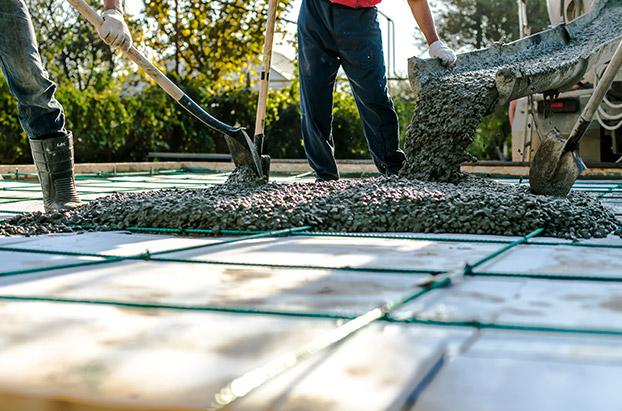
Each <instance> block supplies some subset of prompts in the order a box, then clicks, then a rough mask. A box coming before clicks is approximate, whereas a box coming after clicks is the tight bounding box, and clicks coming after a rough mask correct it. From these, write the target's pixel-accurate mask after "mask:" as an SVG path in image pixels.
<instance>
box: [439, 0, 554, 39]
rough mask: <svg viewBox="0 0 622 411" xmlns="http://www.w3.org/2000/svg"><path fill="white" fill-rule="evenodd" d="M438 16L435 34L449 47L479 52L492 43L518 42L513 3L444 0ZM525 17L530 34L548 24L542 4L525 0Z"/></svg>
mask: <svg viewBox="0 0 622 411" xmlns="http://www.w3.org/2000/svg"><path fill="white" fill-rule="evenodd" d="M443 3H444V4H445V5H446V8H445V9H444V11H442V12H441V14H440V19H439V22H438V23H439V24H438V26H439V27H438V28H439V33H440V35H441V37H442V38H443V39H444V40H445V41H446V42H447V43H448V44H450V45H451V46H453V47H455V48H458V49H461V48H467V49H473V48H475V49H481V48H484V47H488V46H490V45H492V44H493V43H494V42H509V41H513V40H517V39H518V38H519V25H518V6H517V3H516V0H444V2H443ZM527 13H528V15H527V17H528V20H529V25H530V26H531V28H532V32H533V33H536V32H538V31H541V30H543V29H545V28H546V27H547V26H548V25H549V24H550V23H549V20H548V14H547V10H546V1H545V0H528V1H527Z"/></svg>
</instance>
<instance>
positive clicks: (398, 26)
mask: <svg viewBox="0 0 622 411" xmlns="http://www.w3.org/2000/svg"><path fill="white" fill-rule="evenodd" d="M301 1H302V0H295V1H294V5H293V7H292V8H291V10H290V12H289V13H288V14H287V15H286V16H284V17H285V18H286V19H288V20H292V21H296V18H297V16H298V11H299V10H300V3H301ZM141 3H142V2H138V1H135V2H131V1H128V2H126V8H127V11H128V12H129V13H130V14H135V13H138V12H139V11H140V7H141ZM378 8H379V10H380V11H382V12H383V13H384V14H386V15H387V16H388V17H389V18H391V19H392V20H393V21H394V22H395V31H396V35H395V40H396V41H395V51H396V53H395V54H396V55H395V63H396V64H395V66H396V67H395V68H396V70H395V71H396V72H397V74H399V75H400V76H406V74H407V72H408V59H409V58H410V57H412V56H419V57H424V56H425V57H427V53H426V50H421V49H419V48H418V47H417V46H416V44H415V43H416V42H415V40H416V38H415V36H417V37H418V38H421V37H422V34H421V33H420V32H419V29H418V28H417V24H416V23H415V19H414V18H413V16H412V14H411V12H410V8H409V7H408V3H407V2H406V0H384V1H383V2H382V3H380V5H379V6H378ZM379 19H380V27H381V29H382V31H383V36H384V44H385V49H386V46H387V37H386V36H387V20H386V19H385V18H384V17H382V16H380V18H379ZM287 31H288V38H290V39H291V38H293V37H294V36H295V33H296V26H295V25H294V24H287ZM275 50H276V51H279V52H281V53H283V54H285V55H286V56H288V57H290V58H292V59H294V58H295V57H296V56H295V52H294V50H293V49H292V48H291V46H289V45H288V44H287V42H285V41H283V39H282V38H281V39H279V40H277V44H276V46H275ZM386 54H387V50H385V56H386ZM387 57H388V56H387Z"/></svg>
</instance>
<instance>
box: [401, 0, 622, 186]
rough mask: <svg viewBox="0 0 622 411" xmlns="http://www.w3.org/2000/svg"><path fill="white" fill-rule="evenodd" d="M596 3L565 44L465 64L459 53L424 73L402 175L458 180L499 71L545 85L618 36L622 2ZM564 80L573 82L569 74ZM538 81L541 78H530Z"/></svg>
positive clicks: (494, 96) (494, 98)
mask: <svg viewBox="0 0 622 411" xmlns="http://www.w3.org/2000/svg"><path fill="white" fill-rule="evenodd" d="M601 3H603V5H604V6H606V7H605V8H604V9H603V10H602V11H601V12H600V13H599V14H598V15H597V16H596V17H595V19H594V21H593V22H590V23H589V24H575V26H576V27H574V26H573V28H572V29H570V28H569V30H570V33H569V34H568V36H569V40H568V43H567V44H563V42H557V43H555V42H548V43H547V42H542V43H541V44H536V45H534V46H533V47H528V48H525V49H524V50H522V51H520V52H518V53H515V54H510V53H503V52H495V51H494V50H493V51H491V52H487V53H481V54H480V55H478V56H479V57H481V58H471V59H468V64H467V63H464V64H461V63H460V59H459V60H458V61H459V63H458V65H457V66H456V67H455V68H453V69H444V70H438V71H437V72H435V73H434V75H429V73H428V74H427V75H426V79H425V80H424V81H422V82H420V83H419V84H418V88H419V99H418V102H417V106H416V108H415V112H414V115H413V120H412V124H411V125H410V127H409V129H408V134H407V137H406V142H405V146H404V151H405V152H406V156H407V164H406V165H405V167H404V168H403V170H402V172H401V175H402V176H404V177H408V178H417V179H420V180H425V181H444V182H447V181H452V182H457V181H460V180H461V179H462V178H463V175H462V174H461V173H460V164H461V163H463V162H465V161H471V160H473V158H471V157H470V156H469V155H467V154H466V150H467V148H468V146H469V145H470V144H471V143H472V142H473V140H474V137H475V133H476V130H477V126H478V124H479V123H480V122H481V120H482V119H483V118H484V117H485V116H486V115H487V114H489V113H491V112H492V111H493V109H494V108H495V107H496V106H497V105H498V104H500V103H505V102H502V101H500V96H499V92H498V89H497V78H498V77H499V76H501V78H504V77H507V78H508V79H519V81H521V82H522V83H525V84H527V86H525V87H523V88H524V90H523V92H524V93H523V94H529V93H532V92H537V91H546V90H547V88H546V87H550V84H547V82H546V81H542V79H545V80H546V79H548V78H551V79H552V78H555V76H556V75H557V74H556V73H562V72H565V73H566V75H569V74H568V73H570V72H573V73H574V71H573V70H574V68H575V67H577V66H579V70H583V71H585V69H586V68H587V64H586V61H587V59H588V58H589V57H590V56H592V55H593V53H594V49H595V48H596V47H597V46H598V45H600V44H603V43H607V42H610V41H612V39H615V38H617V37H620V33H621V32H622V2H621V1H619V0H606V1H601ZM575 74H576V73H575ZM580 74H582V73H580ZM414 75H415V76H416V74H414ZM536 79H538V81H536ZM569 80H570V84H572V83H573V78H572V77H571V78H570V79H569ZM577 80H578V79H577ZM537 82H539V83H541V84H539V85H537V86H536V85H535V84H533V83H537ZM533 87H540V88H543V89H542V90H534V89H532V88H533ZM514 97H518V96H514Z"/></svg>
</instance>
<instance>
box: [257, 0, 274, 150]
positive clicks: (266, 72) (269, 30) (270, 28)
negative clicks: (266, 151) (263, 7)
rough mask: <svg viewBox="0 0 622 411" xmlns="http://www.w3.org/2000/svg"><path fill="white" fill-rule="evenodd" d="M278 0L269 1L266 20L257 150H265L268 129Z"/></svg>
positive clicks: (258, 110)
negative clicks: (267, 109)
mask: <svg viewBox="0 0 622 411" xmlns="http://www.w3.org/2000/svg"><path fill="white" fill-rule="evenodd" d="M278 5H279V1H278V0H270V2H269V3H268V19H267V22H266V35H265V39H264V45H263V59H262V65H261V77H260V83H259V99H258V102H257V117H256V119H255V145H256V146H257V150H258V151H259V152H260V153H261V152H263V138H264V133H265V130H266V108H267V105H268V92H269V89H270V70H271V68H272V47H273V44H274V31H275V28H276V15H277V11H278Z"/></svg>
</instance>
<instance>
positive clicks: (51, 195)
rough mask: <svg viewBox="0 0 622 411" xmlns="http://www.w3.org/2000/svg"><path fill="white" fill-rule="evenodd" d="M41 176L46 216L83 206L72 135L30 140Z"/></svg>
mask: <svg viewBox="0 0 622 411" xmlns="http://www.w3.org/2000/svg"><path fill="white" fill-rule="evenodd" d="M30 148H31V150H32V157H33V158H34V160H35V166H36V167H37V172H38V173H39V182H40V183H41V191H43V206H44V207H45V212H46V213H51V212H53V211H58V210H67V209H72V208H76V207H78V206H79V205H81V203H80V199H79V198H78V193H77V192H76V183H75V179H74V175H73V136H72V135H71V133H69V134H68V135H66V136H62V137H53V138H48V139H44V140H30Z"/></svg>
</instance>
